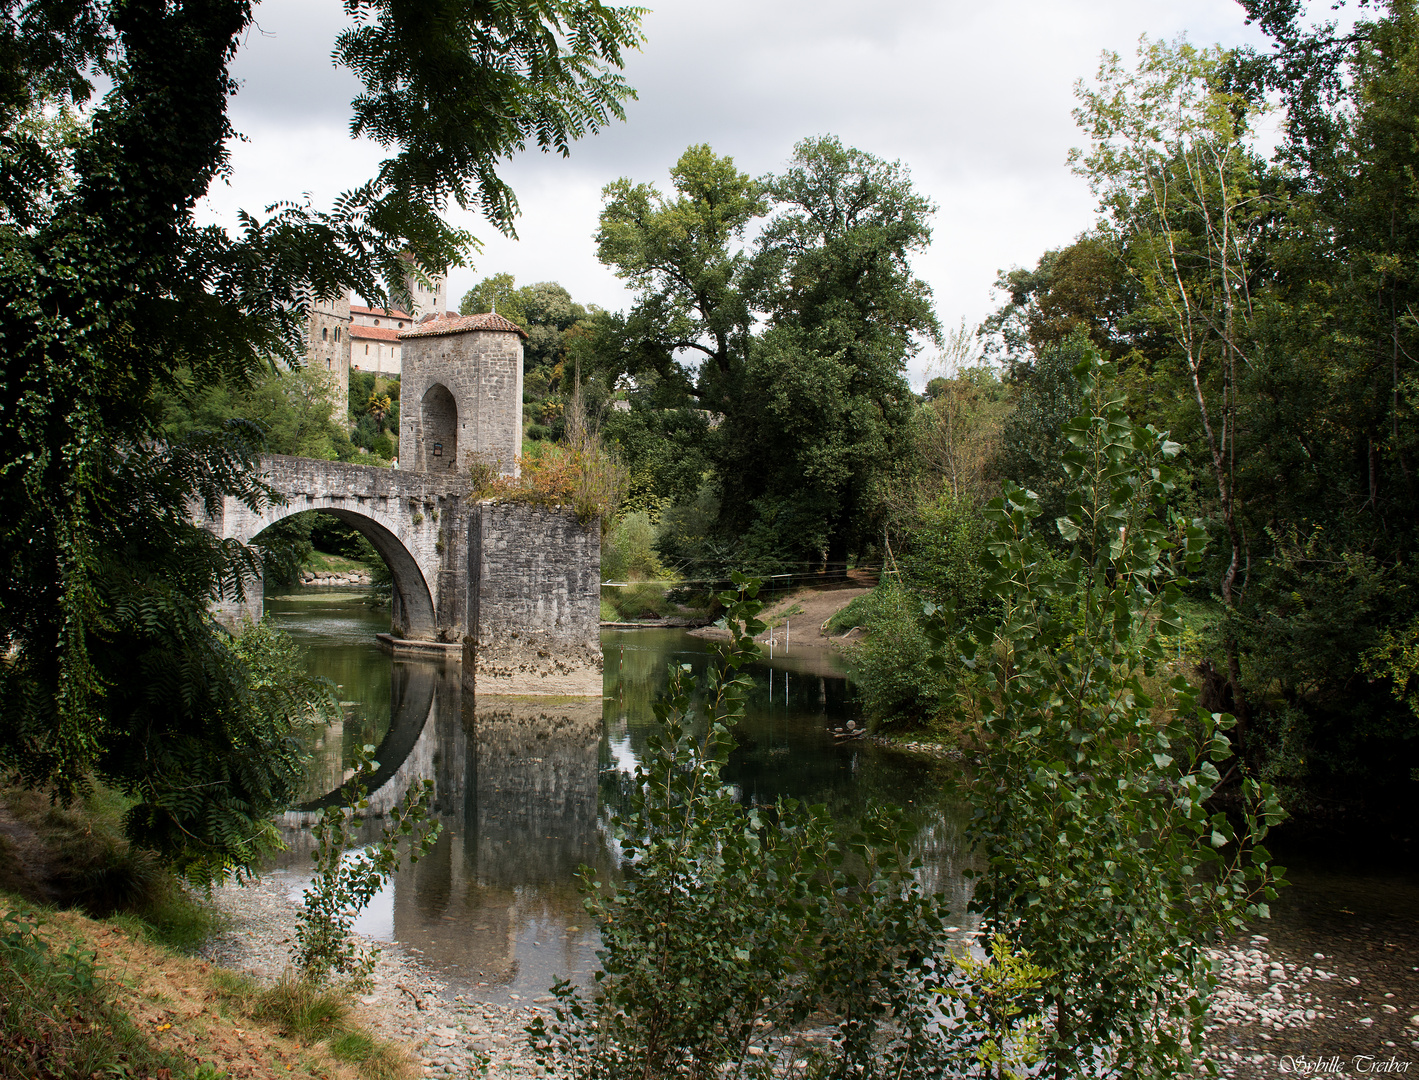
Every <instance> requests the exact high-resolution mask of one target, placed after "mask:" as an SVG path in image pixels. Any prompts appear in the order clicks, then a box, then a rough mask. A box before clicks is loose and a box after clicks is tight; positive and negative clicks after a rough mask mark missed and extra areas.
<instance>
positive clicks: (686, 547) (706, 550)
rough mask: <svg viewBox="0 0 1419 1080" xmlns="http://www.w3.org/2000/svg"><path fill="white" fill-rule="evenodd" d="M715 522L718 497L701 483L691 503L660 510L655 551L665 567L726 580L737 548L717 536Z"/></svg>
mask: <svg viewBox="0 0 1419 1080" xmlns="http://www.w3.org/2000/svg"><path fill="white" fill-rule="evenodd" d="M718 521H719V495H718V493H717V492H716V491H715V489H714V486H713V485H712V484H709V483H704V484H701V485H700V489H699V491H697V492H696V493H695V497H694V499H693V500H690V501H688V502H683V503H676V504H675V505H673V506H669V507H666V508H665V509H664V510H662V511H661V514H660V525H659V531H658V533H657V535H656V538H655V550H656V551H657V552H659V553H660V557H661V560H662V561H663V562H664V564H665V565H666V566H667V567H669V568H671V569H672V570H673V571H674V572H676V573H677V574H680V575H681V576H683V577H688V578H723V577H726V576H728V574H729V572H730V567H731V566H732V565H733V562H734V558H735V555H736V552H737V545H735V544H734V543H732V542H731V541H727V540H725V539H723V538H722V537H721V536H720V535H719V533H718V532H717V531H716V529H715V526H716V524H717V523H718Z"/></svg>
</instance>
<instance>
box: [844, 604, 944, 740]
mask: <svg viewBox="0 0 1419 1080" xmlns="http://www.w3.org/2000/svg"><path fill="white" fill-rule="evenodd" d="M852 617H854V618H856V619H857V620H858V621H857V622H854V623H851V624H850V625H849V626H846V627H844V629H850V628H851V626H861V627H862V628H863V629H864V630H866V631H867V636H866V637H865V638H864V639H863V640H862V641H861V642H860V643H859V644H857V645H855V646H853V648H852V652H851V656H850V662H851V665H852V681H853V685H854V686H855V687H856V688H857V694H858V698H859V699H860V700H861V702H862V712H863V716H864V717H865V719H866V720H867V724H868V727H869V728H870V729H872V730H874V731H875V730H880V729H882V728H890V727H911V728H919V727H931V726H933V725H934V724H935V722H936V721H937V720H938V718H939V717H940V715H941V711H942V704H941V698H942V694H944V693H945V692H946V690H947V688H948V687H949V686H950V684H951V682H952V678H953V674H952V673H948V672H947V671H944V670H940V669H938V668H937V667H933V666H932V659H933V658H934V657H935V656H936V650H935V648H934V647H933V645H932V642H931V640H930V638H929V637H928V636H927V632H926V622H925V618H924V616H923V614H922V601H921V599H920V596H919V595H918V594H917V593H916V592H914V591H913V590H911V589H909V588H908V587H907V586H905V585H903V584H902V583H900V582H896V581H890V580H888V581H884V582H883V583H882V584H880V585H878V586H877V588H876V589H874V590H873V591H872V594H871V601H870V603H863V604H862V606H861V607H860V608H859V611H858V612H857V613H856V614H855V615H854V616H852ZM844 621H846V619H845V620H844Z"/></svg>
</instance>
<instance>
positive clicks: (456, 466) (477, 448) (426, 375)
mask: <svg viewBox="0 0 1419 1080" xmlns="http://www.w3.org/2000/svg"><path fill="white" fill-rule="evenodd" d="M526 338H527V331H525V330H523V329H522V327H520V326H518V325H517V323H515V322H511V321H509V320H508V319H505V318H503V317H502V316H501V315H497V314H495V313H493V312H486V313H484V314H481V315H453V314H451V313H450V314H448V315H445V316H444V317H443V318H441V319H428V320H426V321H424V322H421V323H418V324H417V325H415V326H414V327H412V328H411V329H409V330H405V331H403V332H402V333H400V334H399V343H400V347H401V349H402V350H403V359H402V364H403V369H404V370H403V377H402V380H401V384H400V390H399V400H400V420H399V461H400V464H401V466H402V467H403V468H406V469H412V470H414V471H416V472H429V473H454V474H457V475H459V476H464V477H466V476H468V475H469V473H470V471H471V469H472V467H473V465H474V464H475V463H482V464H485V465H488V466H490V467H492V468H494V469H495V470H496V471H498V472H499V473H503V474H511V475H514V476H515V475H517V472H518V464H517V458H518V455H519V454H521V453H522V343H523V341H524V340H526Z"/></svg>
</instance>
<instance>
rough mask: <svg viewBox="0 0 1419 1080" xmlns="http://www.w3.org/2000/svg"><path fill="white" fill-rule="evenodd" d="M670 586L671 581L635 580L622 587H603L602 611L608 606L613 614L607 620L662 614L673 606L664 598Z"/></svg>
mask: <svg viewBox="0 0 1419 1080" xmlns="http://www.w3.org/2000/svg"><path fill="white" fill-rule="evenodd" d="M670 586H671V582H667V581H636V582H632V583H631V584H629V585H626V586H624V587H617V588H603V589H602V590H601V610H602V611H603V612H604V611H606V609H607V607H610V609H611V611H612V612H613V615H612V616H611V618H610V619H608V620H607V621H609V622H629V621H631V620H634V619H641V618H645V617H646V616H647V615H652V616H664V615H666V614H668V613H669V612H670V611H672V610H673V609H674V606H675V605H673V604H672V603H670V601H669V600H667V599H666V598H665V592H666V590H667V589H669V588H670ZM603 618H605V616H604V615H603Z"/></svg>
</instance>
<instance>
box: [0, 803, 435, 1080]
mask: <svg viewBox="0 0 1419 1080" xmlns="http://www.w3.org/2000/svg"><path fill="white" fill-rule="evenodd" d="M127 809H128V803H127V802H126V800H124V799H123V798H122V796H120V795H119V794H118V793H116V792H114V791H112V790H111V789H108V788H105V787H103V786H102V785H95V786H94V787H93V788H92V789H91V790H90V792H89V793H88V794H87V795H86V796H85V797H84V798H83V799H81V800H79V801H77V802H75V803H74V804H73V805H72V806H70V807H62V806H57V805H54V804H52V803H51V801H50V800H49V798H48V797H47V796H46V795H45V794H43V793H40V792H32V791H25V790H23V789H20V788H14V787H9V788H3V789H0V1080H21V1078H23V1080H39V1078H42V1080H90V1078H92V1077H94V1076H106V1077H131V1078H135V1080H139V1078H142V1080H220V1078H224V1077H229V1078H231V1080H237V1078H241V1077H253V1078H256V1077H261V1078H264V1077H271V1076H295V1077H311V1078H322V1080H341V1078H350V1080H357V1078H361V1080H401V1078H403V1077H407V1076H412V1075H414V1073H415V1069H414V1064H413V1062H412V1061H411V1060H410V1059H409V1058H408V1057H407V1055H406V1054H405V1053H404V1052H403V1051H402V1050H401V1049H399V1048H397V1047H395V1046H393V1045H391V1044H389V1043H385V1042H382V1041H380V1040H377V1039H375V1038H374V1037H373V1036H371V1035H370V1034H369V1033H368V1031H367V1030H365V1028H364V1027H363V1025H362V1024H360V1023H359V1021H358V1018H357V1016H356V1015H355V1014H354V1013H353V1012H352V1010H351V1006H350V1001H351V1000H352V999H351V997H350V995H349V994H348V993H347V992H345V991H342V990H324V991H322V990H317V989H315V988H313V987H311V986H309V985H307V984H303V983H301V982H299V981H296V980H293V979H286V980H282V981H280V982H277V983H276V984H274V985H272V986H261V985H258V984H257V983H255V982H254V981H252V980H251V979H249V978H247V977H246V976H243V975H240V974H238V973H235V972H229V971H224V970H222V969H220V968H215V967H213V966H212V965H210V964H208V963H206V962H204V961H202V960H200V959H197V958H195V957H194V956H192V955H191V954H192V953H194V952H195V951H196V950H197V948H198V947H199V946H200V945H201V944H202V943H203V942H204V941H205V940H207V939H208V938H209V937H210V936H211V935H212V934H213V933H215V932H217V931H218V930H220V929H222V923H221V920H220V918H219V917H218V916H217V914H216V913H215V911H214V909H213V908H212V907H211V905H210V904H208V903H207V902H206V901H205V900H204V898H202V897H201V896H199V895H196V894H194V893H192V892H191V891H190V890H188V889H187V888H185V887H184V886H183V885H182V884H181V883H180V882H179V881H178V880H177V879H176V878H174V877H173V875H172V874H171V873H169V872H168V871H167V870H165V869H164V868H163V867H162V866H161V865H160V864H159V863H158V862H157V860H156V859H155V858H154V857H153V856H152V855H151V854H150V853H148V852H145V851H142V850H141V849H135V848H133V847H132V846H131V845H129V844H128V842H127V841H126V840H125V839H124V837H123V833H122V821H123V815H124V813H125V812H126V811H127Z"/></svg>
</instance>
